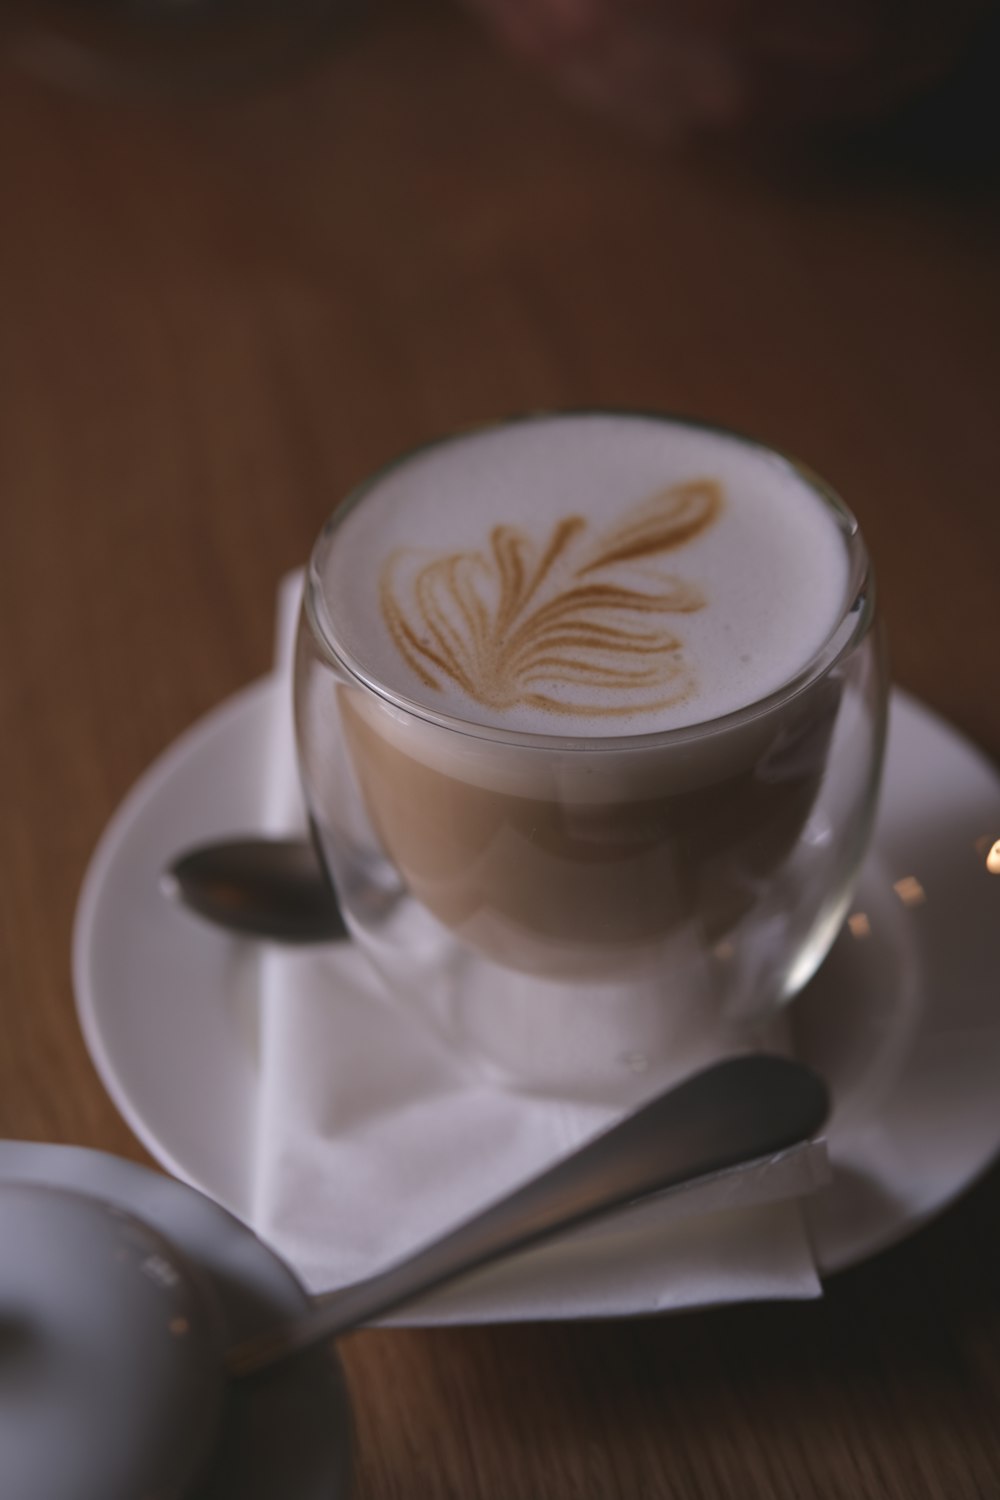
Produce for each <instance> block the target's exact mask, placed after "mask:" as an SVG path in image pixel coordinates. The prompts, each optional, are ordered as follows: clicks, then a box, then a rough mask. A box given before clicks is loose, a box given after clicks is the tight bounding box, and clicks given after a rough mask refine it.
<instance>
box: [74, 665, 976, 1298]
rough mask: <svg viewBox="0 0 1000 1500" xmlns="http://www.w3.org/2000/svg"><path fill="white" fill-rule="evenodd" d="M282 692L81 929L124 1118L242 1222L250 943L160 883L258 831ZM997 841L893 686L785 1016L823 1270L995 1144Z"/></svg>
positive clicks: (933, 1204) (79, 969)
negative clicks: (189, 851) (874, 789)
mask: <svg viewBox="0 0 1000 1500" xmlns="http://www.w3.org/2000/svg"><path fill="white" fill-rule="evenodd" d="M279 692H287V683H285V682H282V681H281V680H279V679H277V678H268V679H266V680H264V681H262V682H260V683H258V684H256V685H254V686H252V687H251V688H249V689H247V690H245V691H244V692H242V693H240V694H238V695H237V696H236V697H234V698H233V699H231V700H229V701H228V702H227V703H225V704H223V705H222V706H221V707H220V708H218V709H217V710H215V711H214V712H212V713H211V714H209V715H208V716H207V717H206V718H204V719H203V720H201V721H200V722H199V723H198V724H196V725H195V726H194V727H193V728H192V729H191V730H190V731H188V733H187V734H185V735H184V736H182V738H181V739H180V740H178V741H177V742H176V743H175V744H174V745H173V746H172V747H171V748H170V749H169V750H167V751H166V752H165V754H164V755H163V756H162V757H161V758H160V759H159V760H158V761H157V762H156V763H155V765H154V766H153V767H152V768H151V769H150V770H149V771H148V772H147V774H146V775H145V776H143V778H142V779H141V780H140V781H139V783H138V784H137V785H136V786H135V787H134V788H133V790H132V791H131V793H130V794H129V795H128V796H127V798H126V799H125V801H124V802H123V804H122V805H121V807H120V808H119V809H118V811H117V813H116V814H115V816H114V817H113V819H112V820H111V822H110V824H109V825H108V828H107V829H106V831H105V833H104V836H103V837H102V839H101V842H100V844H99V846H98V848H97V850H96V852H95V854H94V857H93V860H92V863H91V866H90V869H89V871H88V874H87V877H86V881H85V884H84V888H83V891H82V894H81V899H80V904H79V908H78V912H77V919H76V928H75V935H74V979H75V987H76V995H77V1003H78V1010H79V1016H80V1021H81V1024H82V1027H83V1031H84V1035H85V1037H86V1040H87V1044H88V1046H89V1048H90V1052H91V1055H92V1057H93V1059H94V1062H95V1065H96V1066H97V1069H98V1071H99V1073H100V1076H101V1078H102V1080H103V1082H104V1084H105V1087H106V1088H107V1090H108V1092H109V1093H110V1095H111V1097H112V1099H113V1100H114V1102H115V1104H116V1105H117V1107H118V1109H119V1110H120V1111H121V1113H122V1114H123V1116H124V1117H125V1119H126V1120H127V1122H128V1123H129V1125H130V1126H131V1127H132V1129H133V1130H134V1131H135V1133H136V1135H137V1136H138V1137H139V1139H140V1140H141V1141H142V1142H143V1143H144V1145H145V1146H146V1147H147V1148H148V1149H149V1151H150V1152H151V1153H152V1154H153V1155H154V1156H155V1157H156V1158H157V1159H158V1160H159V1161H160V1162H161V1163H162V1164H163V1165H164V1166H165V1167H167V1168H169V1170H170V1171H172V1172H174V1173H175V1174H176V1175H178V1176H179V1177H181V1178H182V1179H184V1180H185V1181H187V1182H189V1183H191V1184H193V1185H194V1186H196V1187H199V1188H201V1189H202V1190H203V1191H204V1192H205V1193H207V1194H209V1195H210V1196H211V1197H212V1198H214V1199H215V1200H217V1201H218V1202H219V1203H221V1204H223V1205H225V1206H226V1207H227V1208H229V1209H230V1210H232V1212H234V1213H235V1214H236V1215H238V1216H239V1217H240V1218H247V1219H252V1217H253V1214H252V1209H253V1202H252V1193H251V1167H252V1162H251V1142H252V1139H253V1128H254V1121H255V1110H256V1095H257V1087H258V1057H257V1035H256V1014H257V1009H256V1000H257V991H256V985H257V973H258V964H257V961H256V949H255V945H254V944H252V943H247V942H243V941H238V940H234V939H231V938H229V937H228V936H226V935H224V934H221V933H219V932H218V931H217V930H215V929H212V928H210V927H208V926H206V925H204V924H201V923H198V922H197V921H195V920H193V919H192V918H190V916H188V915H187V914H185V913H183V912H181V911H178V910H177V909H175V908H174V907H173V906H172V905H170V904H169V903H168V902H166V901H165V900H164V898H163V896H162V894H161V892H160V889H159V877H160V872H161V870H162V868H163V866H164V865H165V864H166V863H167V861H168V860H169V859H170V858H171V856H173V855H174V854H175V853H176V852H177V850H178V849H180V848H182V847H183V846H184V845H186V844H188V843H194V842H197V841H201V840H205V839H210V838H213V837H216V836H223V835H226V834H231V833H234V832H244V833H245V832H248V831H252V830H253V829H255V828H258V827H259V826H260V812H259V810H260V807H261V797H262V788H263V786H264V785H265V776H266V768H265V764H264V761H265V756H266V754H267V752H268V746H269V744H270V743H271V741H270V726H271V724H272V723H273V721H274V719H275V714H276V709H277V708H279V707H280V705H279V704H278V701H277V697H276V695H277V694H278V693H279ZM998 839H1000V778H998V776H997V773H996V771H995V770H994V769H993V767H992V766H991V765H990V764H989V762H988V761H986V759H985V758H984V757H983V756H982V755H981V754H980V752H978V751H977V750H976V749H974V748H973V747H972V746H970V745H969V744H968V743H967V742H966V741H965V740H963V739H962V738H961V736H959V735H958V734H957V733H956V732H955V731H954V730H953V729H952V728H951V727H950V726H948V725H947V724H946V723H944V722H943V721H942V720H940V719H939V718H937V717H936V716H935V715H933V714H932V713H930V712H929V711H928V710H927V709H925V708H924V707H922V706H921V705H920V704H918V703H917V702H915V701H914V700H913V699H912V698H909V697H907V696H906V695H905V694H902V693H899V692H896V693H894V694H893V697H892V703H891V714H890V734H889V748H888V758H887V767H886V778H885V785H884V791H883V797H882V802H881V806H880V812H879V819H878V826H877V830H876V836H875V839H874V843H873V847H872V850H871V853H870V855H869V857H868V859H867V861H866V864H865V867H864V870H863V873H862V877H861V881H860V883H859V887H858V891H857V897H856V904H855V907H854V910H853V911H852V913H851V915H850V918H849V920H848V923H847V925H846V926H845V928H844V930H843V932H842V934H841V936H840V937H839V938H838V940H837V943H836V944H835V946H834V949H833V951H832V952H831V954H830V956H829V958H828V959H827V961H826V963H825V964H824V966H823V968H822V970H821V971H820V973H819V974H818V976H817V977H816V979H815V980H814V981H813V982H812V984H811V985H810V986H809V988H808V990H807V991H806V992H804V993H803V995H802V996H800V997H799V999H798V1000H797V1001H796V1002H795V1005H794V1006H793V1007H792V1012H791V1014H792V1021H793V1027H794V1032H795V1046H796V1051H797V1052H798V1053H799V1055H800V1056H802V1057H803V1058H804V1059H805V1060H806V1061H809V1062H811V1063H812V1064H813V1065H814V1066H815V1067H817V1068H818V1069H819V1070H820V1071H822V1072H823V1073H824V1075H825V1076H826V1077H827V1079H828V1080H829V1082H830V1085H831V1089H832V1092H833V1097H834V1112H833V1116H832V1119H831V1122H830V1127H829V1131H828V1143H829V1150H830V1156H831V1160H832V1163H833V1169H834V1173H833V1181H832V1183H831V1184H830V1186H829V1187H827V1188H826V1189H824V1190H823V1191H822V1192H820V1193H817V1194H815V1195H814V1196H813V1198H812V1199H811V1200H810V1201H809V1203H808V1204H807V1206H806V1212H807V1214H808V1218H809V1229H810V1234H811V1237H812V1241H813V1245H814V1248H815V1253H816V1257H817V1262H818V1265H819V1268H820V1270H821V1272H823V1273H824V1274H829V1273H830V1272H833V1271H836V1270H839V1269H841V1268H843V1267H845V1266H848V1265H851V1264H854V1263H856V1262H857V1261H859V1260H861V1259H863V1258H864V1257H866V1256H868V1255H870V1254H872V1253H874V1252H875V1251H877V1250H879V1249H881V1248H883V1247H884V1246H886V1245H888V1244H890V1243H892V1242H893V1241H895V1240H898V1239H900V1238H901V1237H902V1236H904V1235H905V1234H907V1233H909V1232H910V1231H911V1230H912V1229H914V1228H915V1227H916V1226H917V1225H918V1224H920V1223H921V1222H922V1221H924V1220H925V1219H926V1218H927V1217H928V1216H930V1215H931V1214H933V1213H935V1212H938V1211H939V1210H940V1209H942V1208H943V1207H944V1206H945V1205H946V1204H947V1203H948V1202H949V1201H951V1200H952V1199H953V1198H954V1197H955V1196H956V1195H957V1194H958V1193H960V1192H961V1191H962V1190H963V1189H964V1188H965V1187H967V1186H968V1184H969V1183H970V1182H971V1181H972V1180H973V1179H974V1178H975V1177H976V1176H977V1175H978V1174H979V1173H980V1172H981V1171H983V1169H984V1168H985V1167H986V1166H987V1165H988V1164H989V1162H990V1161H991V1160H992V1158H993V1156H994V1154H995V1153H996V1152H997V1151H998V1149H1000V1115H998V1113H997V1111H996V1108H995V1098H996V1078H997V1077H998V1076H1000V996H998V992H997V985H996V977H995V976H996V965H997V958H998V952H1000V948H998V943H997V937H996V934H997V932H998V931H1000V923H998V915H1000V878H998V876H997V875H996V874H994V873H992V871H991V866H992V865H994V864H996V865H998V867H1000V858H998V856H997V855H994V856H993V857H992V858H990V851H991V849H992V848H993V846H994V844H995V842H996V841H997V840H998ZM473 1311H474V1310H473ZM513 1315H514V1316H516V1315H517V1314H516V1312H515V1313H513ZM426 1321H434V1314H433V1306H431V1308H430V1309H429V1310H428V1315H427V1318H426Z"/></svg>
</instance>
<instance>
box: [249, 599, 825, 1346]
mask: <svg viewBox="0 0 1000 1500" xmlns="http://www.w3.org/2000/svg"><path fill="white" fill-rule="evenodd" d="M301 584H302V579H301V574H294V575H292V576H290V577H289V578H287V579H286V580H285V581H284V582H283V584H282V587H281V590H280V593H279V600H278V621H277V635H276V640H277V646H276V667H275V673H276V679H277V689H278V690H277V691H276V692H275V696H274V709H275V717H274V722H273V726H272V731H273V734H272V743H271V746H270V755H269V758H268V760H269V765H268V785H267V786H266V787H265V788H263V789H262V798H263V800H262V811H263V817H262V822H263V825H264V827H265V828H266V829H267V830H268V831H269V832H271V833H281V832H294V831H299V830H301V829H302V828H303V827H304V826H305V820H304V812H303V807H302V802H301V797H300V793H299V788H298V778H297V772H296V768H295V753H294V744H293V738H292V715H291V680H290V661H291V648H292V641H293V638H294V630H295V623H296V617H297V612H298V603H299V599H300V596H301ZM259 971H260V972H259V1003H260V1031H259V1035H260V1089H259V1111H258V1118H257V1129H256V1139H255V1143H254V1161H253V1186H254V1194H253V1198H254V1209H253V1219H254V1228H255V1229H256V1230H257V1232H258V1233H259V1234H260V1235H262V1236H263V1238H264V1239H266V1240H267V1241H268V1242H269V1243H271V1244H272V1245H274V1246H275V1248H276V1249H277V1250H278V1251H279V1252H280V1253H281V1254H283V1255H284V1256H285V1257H286V1259H287V1260H289V1261H290V1263H291V1264H292V1265H293V1266H294V1267H295V1268H296V1270H297V1271H298V1272H299V1274H300V1275H301V1276H302V1278H303V1279H304V1281H305V1282H306V1284H307V1285H308V1286H309V1287H310V1288H312V1289H313V1290H315V1291H321V1290H326V1289H328V1288H332V1287H336V1286H340V1285H343V1284H344V1283H346V1282H349V1281H351V1280H354V1279H355V1278H357V1277H360V1276H365V1275H368V1274H370V1273H371V1272H372V1271H374V1270H376V1269H378V1268H379V1267H381V1266H383V1265H385V1264H388V1263H389V1262H390V1261H392V1260H394V1259H396V1258H397V1257H399V1256H401V1255H403V1254H405V1253H406V1252H407V1251H408V1250H410V1249H413V1248H416V1246H418V1245H419V1244H420V1243H422V1242H423V1241H426V1240H428V1239H430V1238H432V1237H433V1236H435V1235H437V1234H438V1233H440V1232H442V1231H443V1230H444V1229H446V1228H448V1227H449V1226H451V1225H452V1224H455V1223H458V1222H459V1221H460V1220H461V1219H464V1218H466V1217H468V1216H469V1215H470V1214H471V1213H472V1212H473V1211H474V1210H475V1209H477V1208H478V1207H480V1206H482V1205H483V1204H485V1203H487V1202H488V1201H489V1200H490V1199H492V1198H495V1197H496V1196H498V1195H499V1194H500V1193H502V1192H503V1191H504V1190H505V1189H507V1188H510V1187H512V1186H514V1185H515V1184H516V1183H517V1182H519V1181H521V1180H523V1179H525V1178H527V1177H529V1176H531V1175H533V1174H534V1173H535V1172H537V1171H539V1170H540V1169H541V1168H542V1167H544V1166H545V1165H546V1164H548V1163H549V1162H550V1161H552V1160H554V1159H555V1158H556V1157H558V1156H560V1155H562V1154H564V1153H565V1152H566V1151H568V1150H570V1149H571V1148H572V1147H573V1146H574V1145H576V1144H577V1143H578V1142H580V1141H582V1140H584V1139H585V1138H586V1137H587V1136H589V1135H592V1134H594V1133H596V1132H597V1131H599V1130H601V1129H603V1128H604V1127H605V1126H607V1125H608V1124H609V1123H611V1121H612V1120H613V1118H614V1114H615V1112H614V1111H612V1110H610V1109H608V1108H606V1107H602V1106H598V1105H594V1104H582V1103H575V1102H568V1101H567V1100H565V1099H559V1100H556V1099H545V1098H539V1097H525V1096H522V1095H518V1094H514V1093H508V1092H505V1091H504V1090H502V1089H499V1088H497V1087H494V1086H490V1085H487V1084H484V1083H483V1082H481V1081H479V1080H477V1079H475V1078H470V1077H469V1076H468V1074H467V1073H466V1072H465V1071H464V1070H463V1068H462V1067H461V1065H460V1064H459V1063H458V1062H457V1060H456V1059H455V1058H453V1057H452V1056H450V1055H449V1054H448V1052H447V1051H446V1050H444V1048H443V1047H442V1045H441V1044H440V1043H439V1042H438V1041H437V1040H435V1039H434V1038H433V1037H431V1036H430V1035H428V1034H427V1032H426V1030H425V1029H424V1028H422V1027H421V1025H420V1023H419V1021H417V1020H416V1019H415V1018H411V1017H408V1016H407V1015H406V1014H405V1013H404V1012H402V1011H401V1010H400V1009H399V1008H397V1007H396V1006H395V1005H394V1004H393V1003H392V1002H391V1000H390V999H389V998H388V997H387V996H386V995H385V994H384V993H383V991H382V987H381V985H380V982H379V980H378V978H377V976H376V975H374V974H373V973H372V971H371V969H370V967H369V965H368V964H367V961H366V960H365V959H364V958H363V957H362V955H361V954H360V953H359V952H357V951H356V950H354V949H353V948H352V947H351V946H350V945H349V944H346V943H345V944H339V945H330V946H329V947H324V948H313V949H280V948H276V947H266V946H262V947H261V949H260V952H259ZM713 1044H714V1039H713ZM703 1060H704V1059H703V1058H702V1059H699V1061H703ZM827 1176H828V1168H827V1163H826V1155H825V1149H824V1148H823V1147H822V1145H809V1146H804V1147H799V1148H796V1149H793V1150H791V1151H787V1152H783V1153H781V1154H780V1155H778V1156H776V1157H774V1158H772V1159H770V1160H768V1161H765V1162H759V1163H754V1164H752V1165H750V1166H748V1167H743V1168H740V1169H737V1170H735V1171H731V1172H727V1173H724V1174H720V1176H718V1177H717V1178H715V1179H714V1180H712V1181H710V1182H708V1183H706V1184H702V1185H700V1186H697V1187H693V1188H687V1189H683V1190H680V1191H677V1192H674V1193H670V1194H666V1195H662V1196H660V1197H659V1198H657V1199H653V1200H650V1201H649V1202H647V1203H645V1204H642V1205H638V1206H633V1207H631V1208H629V1209H627V1210H624V1211H622V1212H621V1213H618V1214H616V1215H614V1216H610V1217H608V1218H607V1219H605V1220H602V1221H600V1222H599V1223H597V1224H596V1225H593V1226H590V1227H587V1228H584V1229H582V1230H579V1231H577V1232H575V1233H574V1234H571V1235H566V1236H563V1237H562V1238H561V1239H559V1240H557V1241H553V1242H551V1243H550V1244H548V1245H545V1246H542V1247H540V1248H538V1249H535V1250H532V1251H529V1252H525V1253H524V1254H522V1255H519V1256H517V1257H513V1258H511V1259H510V1260H509V1261H507V1262H506V1263H504V1264H502V1265H499V1266H495V1267H492V1268H488V1269H486V1270H484V1271H480V1272H477V1273H476V1274H475V1275H473V1276H470V1277H467V1278H465V1279H464V1280H463V1281H462V1282H461V1283H459V1284H456V1285H455V1286H453V1287H450V1288H447V1289H445V1290H444V1291H442V1292H439V1293H435V1294H434V1295H433V1296H432V1297H428V1298H426V1299H425V1300H424V1301H423V1302H422V1303H421V1304H419V1305H418V1304H414V1305H413V1306H412V1307H411V1308H409V1309H407V1310H406V1311H405V1312H403V1313H401V1314H400V1315H399V1316H398V1318H397V1319H396V1320H395V1321H399V1322H421V1321H433V1322H479V1321H502V1320H511V1319H535V1318H561V1317H582V1316H600V1317H604V1316H613V1315H621V1314H630V1313H640V1312H650V1311H659V1310H665V1309H668V1308H679V1307H695V1306H705V1305H709V1304H716V1303H723V1302H738V1301H750V1300H763V1299H770V1298H795V1297H815V1296H818V1295H819V1294H820V1290H821V1288H820V1283H819V1279H818V1276H817V1274H816V1269H815V1265H814V1263H813V1259H812V1255H811V1253H810V1248H809V1242H808V1237H807V1234H806V1231H805V1227H804V1224H803V1219H802V1215H801V1210H800V1202H801V1199H802V1197H803V1195H805V1194H808V1193H809V1192H811V1191H814V1190H815V1189H816V1188H817V1187H819V1186H820V1185H821V1184H822V1183H823V1182H825V1181H826V1180H827Z"/></svg>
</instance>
